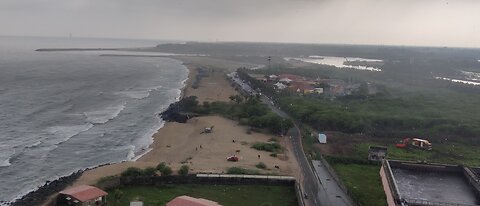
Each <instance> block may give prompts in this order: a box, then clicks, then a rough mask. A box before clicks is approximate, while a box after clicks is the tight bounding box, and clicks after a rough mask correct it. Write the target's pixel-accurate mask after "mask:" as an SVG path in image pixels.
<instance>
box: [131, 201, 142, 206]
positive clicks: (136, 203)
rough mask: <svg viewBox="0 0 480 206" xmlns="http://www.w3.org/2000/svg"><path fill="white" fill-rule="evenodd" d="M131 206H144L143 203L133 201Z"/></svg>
mask: <svg viewBox="0 0 480 206" xmlns="http://www.w3.org/2000/svg"><path fill="white" fill-rule="evenodd" d="M130 206H143V202H140V201H132V202H130Z"/></svg>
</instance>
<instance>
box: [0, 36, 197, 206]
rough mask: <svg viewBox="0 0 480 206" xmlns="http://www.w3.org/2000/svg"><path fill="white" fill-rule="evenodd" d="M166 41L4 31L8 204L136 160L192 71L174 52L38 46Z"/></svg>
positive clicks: (2, 162)
mask: <svg viewBox="0 0 480 206" xmlns="http://www.w3.org/2000/svg"><path fill="white" fill-rule="evenodd" d="M157 43H159V42H155V41H141V40H106V39H77V38H31V37H0V205H2V204H7V203H8V202H10V201H12V200H14V199H16V198H19V197H21V196H23V195H25V194H26V193H28V192H29V191H32V190H34V189H36V188H37V187H38V186H41V185H43V184H44V183H45V182H46V181H51V180H55V179H57V178H59V177H61V176H65V175H69V174H71V173H72V172H75V171H78V170H80V169H85V168H88V167H94V166H97V165H100V164H105V163H112V162H119V161H124V160H131V159H133V158H135V156H136V155H139V154H140V153H141V152H142V151H145V149H146V148H147V147H148V145H149V144H151V143H152V137H151V136H152V134H153V133H154V132H155V131H156V130H157V129H159V128H160V127H161V125H162V124H163V122H162V120H160V119H159V117H158V113H159V112H161V111H163V110H164V109H166V107H167V106H168V105H169V104H170V103H172V102H174V101H175V100H176V99H177V98H178V97H179V95H180V89H181V87H182V86H183V82H184V80H185V79H186V78H187V73H188V71H187V69H186V68H185V67H184V66H183V65H182V63H181V62H179V61H177V60H173V59H168V58H138V57H121V58H119V57H104V56H99V52H98V51H97V52H35V51H34V50H35V49H37V48H88V47H94V48H99V47H104V48H105V47H108V48H125V47H147V46H155V45H156V44H157Z"/></svg>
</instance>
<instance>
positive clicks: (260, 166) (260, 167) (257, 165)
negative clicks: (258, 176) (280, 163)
mask: <svg viewBox="0 0 480 206" xmlns="http://www.w3.org/2000/svg"><path fill="white" fill-rule="evenodd" d="M255 167H256V168H258V169H267V165H265V163H263V162H259V163H258V164H256V165H255Z"/></svg>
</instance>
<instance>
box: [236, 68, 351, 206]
mask: <svg viewBox="0 0 480 206" xmlns="http://www.w3.org/2000/svg"><path fill="white" fill-rule="evenodd" d="M230 77H232V79H233V81H234V82H235V83H236V84H238V85H239V86H240V87H241V88H242V89H243V90H245V91H246V92H247V93H250V94H256V92H255V91H253V89H251V88H250V86H249V85H248V84H245V83H244V82H243V81H242V80H240V79H238V78H236V77H235V75H233V74H232V75H231V76H230ZM260 99H261V100H262V102H263V103H265V104H266V105H268V107H269V108H270V109H271V110H272V111H273V112H275V113H277V114H278V115H280V116H281V117H283V118H290V116H289V115H288V114H287V113H285V112H283V111H282V110H280V109H279V108H277V107H275V105H274V103H273V101H271V100H270V99H269V98H267V97H266V96H265V95H261V97H260ZM290 119H291V118H290ZM287 136H288V137H289V138H288V139H289V140H290V142H291V144H292V146H293V153H294V155H295V158H296V159H297V162H298V164H299V166H300V170H301V174H300V176H301V177H300V180H299V183H300V186H301V188H302V191H303V193H304V194H305V196H304V202H305V204H306V205H307V206H314V205H320V206H337V205H338V206H350V205H351V204H349V203H348V202H347V201H338V200H337V199H338V198H336V195H337V193H331V194H335V200H334V201H331V200H330V199H331V198H329V197H330V196H331V195H329V193H328V192H327V191H330V190H332V191H338V190H337V189H336V188H335V189H331V188H328V190H327V189H326V188H325V187H330V186H331V184H327V185H325V187H324V185H322V182H321V180H322V178H321V177H324V178H325V179H326V177H325V176H324V175H323V173H324V171H321V170H319V171H317V173H318V172H320V173H322V175H319V176H320V178H317V176H316V175H315V174H314V172H313V170H312V167H311V166H310V164H309V162H308V159H307V157H306V156H305V153H304V151H303V147H302V136H301V133H300V129H299V128H298V126H297V124H296V123H295V127H293V128H291V129H290V130H289V131H288V132H287ZM320 163H321V162H320ZM316 164H317V166H318V165H319V164H318V163H316ZM320 165H321V164H320ZM320 168H321V167H320ZM325 175H327V174H325ZM328 175H329V174H328ZM329 179H330V180H333V178H329ZM333 182H334V183H335V185H336V186H337V188H339V187H338V185H337V184H336V182H335V181H333ZM344 195H346V194H344ZM341 197H344V196H341ZM347 197H348V196H347ZM340 199H342V198H340ZM343 199H346V198H343ZM332 203H335V204H332Z"/></svg>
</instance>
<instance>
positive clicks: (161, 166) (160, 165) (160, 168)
mask: <svg viewBox="0 0 480 206" xmlns="http://www.w3.org/2000/svg"><path fill="white" fill-rule="evenodd" d="M166 166H167V165H166V164H165V162H161V163H160V164H158V165H157V167H156V169H157V170H158V171H160V170H162V169H163V168H165V167H166Z"/></svg>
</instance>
